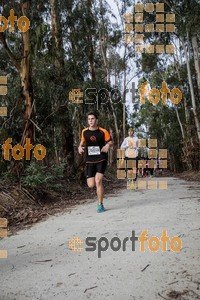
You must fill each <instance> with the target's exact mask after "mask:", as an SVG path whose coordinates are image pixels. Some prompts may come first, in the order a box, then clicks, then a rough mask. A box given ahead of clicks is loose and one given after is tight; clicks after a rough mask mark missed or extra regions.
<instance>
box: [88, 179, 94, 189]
mask: <svg viewBox="0 0 200 300" xmlns="http://www.w3.org/2000/svg"><path fill="white" fill-rule="evenodd" d="M87 185H88V187H89V188H93V187H94V186H95V180H94V177H90V178H87Z"/></svg>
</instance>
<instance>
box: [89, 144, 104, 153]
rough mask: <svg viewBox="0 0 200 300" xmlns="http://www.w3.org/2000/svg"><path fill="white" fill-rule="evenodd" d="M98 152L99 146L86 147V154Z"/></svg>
mask: <svg viewBox="0 0 200 300" xmlns="http://www.w3.org/2000/svg"><path fill="white" fill-rule="evenodd" d="M99 154H101V152H100V147H99V146H90V147H88V155H99Z"/></svg>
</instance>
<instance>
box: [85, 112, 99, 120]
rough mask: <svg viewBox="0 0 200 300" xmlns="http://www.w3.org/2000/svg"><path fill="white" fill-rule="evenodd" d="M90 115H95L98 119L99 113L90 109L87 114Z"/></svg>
mask: <svg viewBox="0 0 200 300" xmlns="http://www.w3.org/2000/svg"><path fill="white" fill-rule="evenodd" d="M90 115H93V116H95V118H96V119H98V114H97V113H96V112H94V111H90V112H89V113H88V114H87V116H90Z"/></svg>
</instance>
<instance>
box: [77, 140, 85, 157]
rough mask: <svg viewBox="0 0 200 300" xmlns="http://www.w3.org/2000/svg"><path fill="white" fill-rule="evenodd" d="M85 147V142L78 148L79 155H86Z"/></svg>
mask: <svg viewBox="0 0 200 300" xmlns="http://www.w3.org/2000/svg"><path fill="white" fill-rule="evenodd" d="M84 145H85V141H81V142H80V145H79V146H78V153H79V154H82V153H84V149H85V147H84Z"/></svg>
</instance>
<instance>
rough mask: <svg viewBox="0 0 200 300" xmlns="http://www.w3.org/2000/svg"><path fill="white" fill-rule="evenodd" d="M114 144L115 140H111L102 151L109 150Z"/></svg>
mask: <svg viewBox="0 0 200 300" xmlns="http://www.w3.org/2000/svg"><path fill="white" fill-rule="evenodd" d="M112 146H113V141H109V142H108V143H107V144H106V145H105V146H104V147H103V148H102V149H101V152H108V150H109V148H110V147H112Z"/></svg>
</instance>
